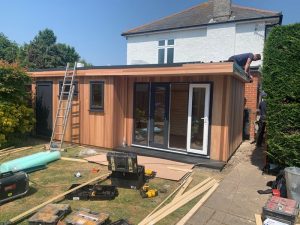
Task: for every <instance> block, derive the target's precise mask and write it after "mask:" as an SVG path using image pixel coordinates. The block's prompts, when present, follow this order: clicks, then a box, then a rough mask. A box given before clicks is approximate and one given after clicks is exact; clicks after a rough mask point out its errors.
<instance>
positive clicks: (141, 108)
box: [133, 83, 149, 146]
mask: <svg viewBox="0 0 300 225" xmlns="http://www.w3.org/2000/svg"><path fill="white" fill-rule="evenodd" d="M134 98H135V99H134V102H135V106H134V137H133V142H134V144H139V145H145V146H148V136H149V134H148V119H149V84H143V83H138V84H136V85H135V93H134Z"/></svg>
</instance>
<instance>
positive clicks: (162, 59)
mask: <svg viewBox="0 0 300 225" xmlns="http://www.w3.org/2000/svg"><path fill="white" fill-rule="evenodd" d="M165 63H167V64H171V63H174V39H169V40H160V41H158V64H165Z"/></svg>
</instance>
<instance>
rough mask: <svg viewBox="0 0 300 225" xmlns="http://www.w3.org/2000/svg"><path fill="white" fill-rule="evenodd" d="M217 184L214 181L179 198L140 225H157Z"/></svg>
mask: <svg viewBox="0 0 300 225" xmlns="http://www.w3.org/2000/svg"><path fill="white" fill-rule="evenodd" d="M215 183H216V181H215V180H212V181H210V182H208V183H207V184H205V185H204V186H203V187H201V188H198V189H197V190H195V191H193V192H190V193H185V194H183V195H182V196H181V197H179V198H178V200H176V201H174V202H171V203H169V204H167V205H165V206H164V207H163V208H161V209H160V210H158V211H157V212H156V213H154V214H152V215H151V216H150V217H148V218H145V219H144V220H143V221H142V222H140V223H139V225H146V224H147V225H149V224H155V223H157V222H159V221H160V220H161V219H163V218H165V217H166V216H167V215H169V214H171V213H172V212H174V211H176V210H177V209H178V208H180V207H182V206H184V205H185V204H187V203H188V202H189V201H191V200H193V199H194V198H196V197H198V196H199V195H201V194H202V193H204V192H205V191H207V190H208V189H209V188H211V187H212V186H213V185H214V184H215Z"/></svg>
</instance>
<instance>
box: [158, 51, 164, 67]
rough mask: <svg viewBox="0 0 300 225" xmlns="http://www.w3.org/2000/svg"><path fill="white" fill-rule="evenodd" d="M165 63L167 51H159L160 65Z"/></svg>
mask: <svg viewBox="0 0 300 225" xmlns="http://www.w3.org/2000/svg"><path fill="white" fill-rule="evenodd" d="M164 63H165V49H163V48H161V49H158V64H164Z"/></svg>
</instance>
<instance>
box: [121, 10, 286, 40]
mask: <svg viewBox="0 0 300 225" xmlns="http://www.w3.org/2000/svg"><path fill="white" fill-rule="evenodd" d="M282 17H283V15H282V13H280V14H279V15H276V16H268V17H265V16H263V17H257V18H253V19H240V20H230V21H224V22H215V23H206V24H199V25H191V26H182V27H176V28H165V29H158V30H150V31H141V32H133V33H126V32H124V33H122V34H121V36H123V37H127V36H131V35H137V34H148V33H154V32H161V31H171V30H181V29H186V28H195V27H206V26H209V25H216V24H226V23H236V22H247V21H256V20H262V19H275V18H279V23H280V25H281V23H282Z"/></svg>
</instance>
